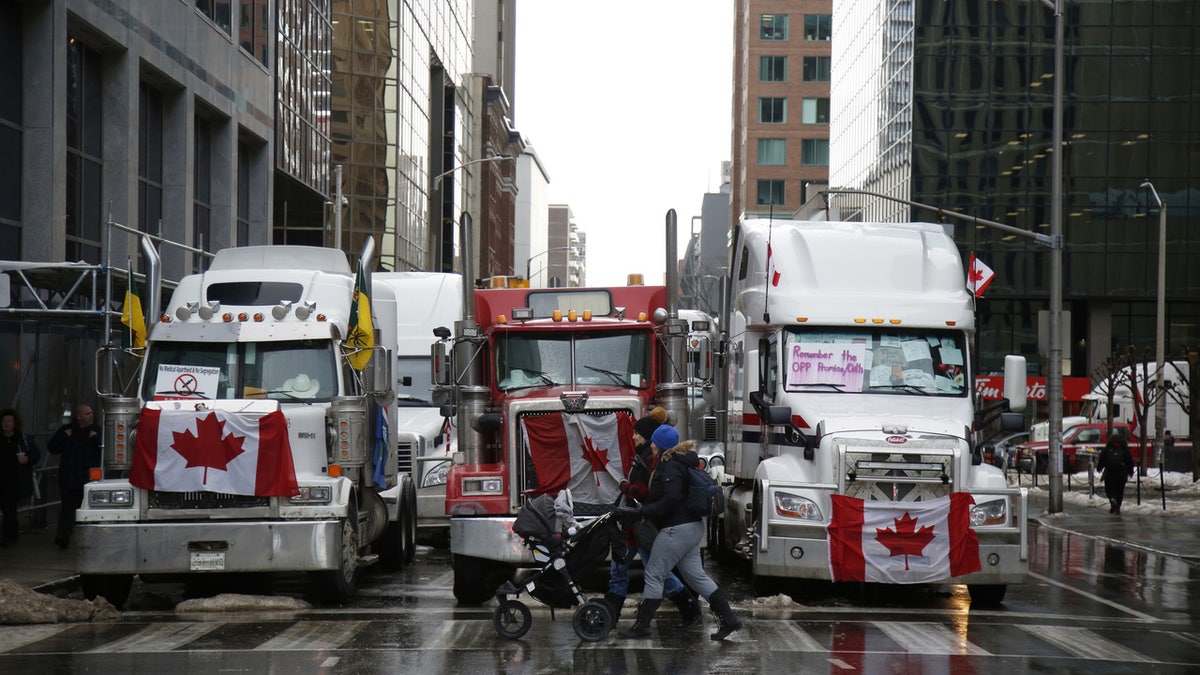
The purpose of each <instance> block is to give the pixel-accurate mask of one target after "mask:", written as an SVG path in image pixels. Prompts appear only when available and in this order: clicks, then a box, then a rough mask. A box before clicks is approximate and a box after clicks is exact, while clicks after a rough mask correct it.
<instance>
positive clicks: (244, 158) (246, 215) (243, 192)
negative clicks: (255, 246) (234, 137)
mask: <svg viewBox="0 0 1200 675" xmlns="http://www.w3.org/2000/svg"><path fill="white" fill-rule="evenodd" d="M237 153H238V160H237V161H238V168H237V238H236V243H235V244H234V245H235V246H249V245H250V144H249V143H246V142H245V141H238V145H237Z"/></svg>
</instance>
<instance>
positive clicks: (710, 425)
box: [703, 415, 721, 441]
mask: <svg viewBox="0 0 1200 675" xmlns="http://www.w3.org/2000/svg"><path fill="white" fill-rule="evenodd" d="M703 440H705V441H719V440H721V439H720V437H719V436H717V417H716V415H705V416H704V439H703Z"/></svg>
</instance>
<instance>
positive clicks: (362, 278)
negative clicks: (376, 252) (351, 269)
mask: <svg viewBox="0 0 1200 675" xmlns="http://www.w3.org/2000/svg"><path fill="white" fill-rule="evenodd" d="M368 279H369V277H367V273H366V270H364V269H363V266H362V263H359V265H358V279H357V281H355V283H354V299H353V300H352V301H351V303H350V328H349V330H350V332H349V334H348V335H347V336H346V344H345V349H346V352H347V354H346V356H347V358H349V359H350V365H351V366H353V367H354V369H355V370H360V371H361V370H362V369H363V368H365V367H366V365H367V361H370V360H371V348H372V347H374V346H375V327H374V326H373V325H371V297H370V296H371V293H370V289H371V287H370V282H369V281H368Z"/></svg>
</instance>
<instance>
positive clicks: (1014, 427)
mask: <svg viewBox="0 0 1200 675" xmlns="http://www.w3.org/2000/svg"><path fill="white" fill-rule="evenodd" d="M1024 428H1025V416H1024V415H1022V414H1021V413H1015V412H1005V413H1000V430H1001V431H1021V430H1023V429H1024Z"/></svg>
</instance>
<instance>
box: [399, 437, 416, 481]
mask: <svg viewBox="0 0 1200 675" xmlns="http://www.w3.org/2000/svg"><path fill="white" fill-rule="evenodd" d="M415 446H416V444H415V443H412V442H411V441H400V442H399V443H397V444H396V465H397V468H398V469H399V471H400V473H408V472H410V471H412V465H413V451H414V449H415Z"/></svg>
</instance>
